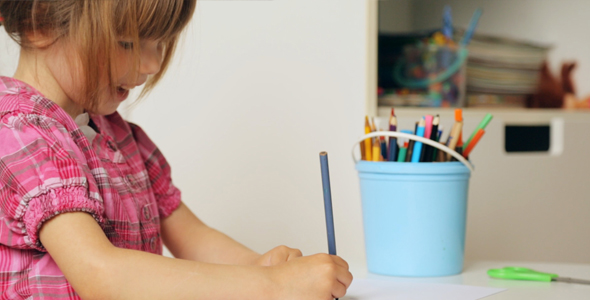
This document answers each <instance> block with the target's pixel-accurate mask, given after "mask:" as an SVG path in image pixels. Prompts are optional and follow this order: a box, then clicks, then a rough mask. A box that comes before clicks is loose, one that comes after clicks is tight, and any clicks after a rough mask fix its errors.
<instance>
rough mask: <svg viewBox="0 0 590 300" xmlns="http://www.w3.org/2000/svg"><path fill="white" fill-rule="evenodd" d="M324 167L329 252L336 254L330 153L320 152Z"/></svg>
mask: <svg viewBox="0 0 590 300" xmlns="http://www.w3.org/2000/svg"><path fill="white" fill-rule="evenodd" d="M320 164H321V167H322V186H323V189H324V210H325V212H326V230H327V231H328V253H330V254H332V255H336V236H335V234H334V216H333V214H332V192H331V190H330V172H329V169H328V153H327V152H320Z"/></svg>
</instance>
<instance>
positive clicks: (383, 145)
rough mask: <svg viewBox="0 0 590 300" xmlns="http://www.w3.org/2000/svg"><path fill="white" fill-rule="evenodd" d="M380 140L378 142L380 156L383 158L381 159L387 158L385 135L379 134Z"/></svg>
mask: <svg viewBox="0 0 590 300" xmlns="http://www.w3.org/2000/svg"><path fill="white" fill-rule="evenodd" d="M379 140H380V144H381V157H382V158H383V161H386V160H387V143H386V142H385V137H384V136H381V137H379Z"/></svg>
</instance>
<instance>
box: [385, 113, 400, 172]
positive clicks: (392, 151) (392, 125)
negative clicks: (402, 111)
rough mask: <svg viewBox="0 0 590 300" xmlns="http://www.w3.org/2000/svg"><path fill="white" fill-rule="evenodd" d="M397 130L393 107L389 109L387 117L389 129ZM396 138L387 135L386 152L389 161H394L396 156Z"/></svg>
mask: <svg viewBox="0 0 590 300" xmlns="http://www.w3.org/2000/svg"><path fill="white" fill-rule="evenodd" d="M396 130H397V117H396V116H395V112H394V110H393V108H392V109H391V116H390V117H389V131H396ZM397 148H398V146H397V138H395V137H389V149H388V153H387V158H388V160H389V161H395V160H396V158H397V151H398V150H397Z"/></svg>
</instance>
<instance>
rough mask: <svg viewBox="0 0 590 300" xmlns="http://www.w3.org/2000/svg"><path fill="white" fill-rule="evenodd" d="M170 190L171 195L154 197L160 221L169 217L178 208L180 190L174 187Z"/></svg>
mask: <svg viewBox="0 0 590 300" xmlns="http://www.w3.org/2000/svg"><path fill="white" fill-rule="evenodd" d="M171 190H172V191H171V193H169V194H167V195H156V201H157V202H158V213H159V214H160V219H163V218H165V217H167V216H169V215H170V214H172V212H173V211H175V210H176V209H177V208H178V206H180V201H181V199H180V198H181V197H180V190H179V189H177V188H176V187H174V186H171Z"/></svg>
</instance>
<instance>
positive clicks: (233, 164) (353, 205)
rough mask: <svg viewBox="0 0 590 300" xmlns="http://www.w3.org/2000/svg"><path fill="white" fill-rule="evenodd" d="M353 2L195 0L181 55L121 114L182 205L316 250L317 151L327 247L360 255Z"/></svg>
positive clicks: (359, 41)
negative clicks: (137, 129) (331, 236)
mask: <svg viewBox="0 0 590 300" xmlns="http://www.w3.org/2000/svg"><path fill="white" fill-rule="evenodd" d="M365 10H366V8H365V3H364V1H357V0H353V1H339V0H331V1H311V0H309V1H202V2H200V3H199V5H198V10H197V13H196V15H195V20H194V22H193V23H192V24H191V25H192V26H191V28H190V29H189V31H188V34H187V39H186V43H185V45H184V46H182V47H181V49H182V51H181V52H182V55H181V56H179V58H180V59H179V60H177V61H176V62H175V63H174V66H173V68H172V69H171V70H170V73H169V74H168V76H167V77H166V79H165V81H164V82H163V83H162V84H161V86H159V87H158V88H157V89H156V90H155V91H154V92H153V93H152V94H151V95H150V96H149V99H147V100H146V101H145V102H144V103H141V104H140V105H139V106H137V107H136V109H135V110H134V111H133V112H132V113H131V119H132V120H133V121H135V122H138V123H139V124H141V125H142V126H143V127H144V128H145V129H146V131H147V132H148V133H149V134H150V136H151V137H152V138H153V139H154V140H155V141H156V142H157V144H158V145H159V146H160V147H161V149H162V151H163V152H164V154H165V155H166V156H167V157H168V159H169V161H170V164H171V165H172V168H173V176H174V180H175V182H176V184H177V185H178V186H179V187H180V188H181V189H182V192H183V198H184V201H186V203H187V204H188V205H189V206H190V208H191V209H193V211H195V212H196V213H197V214H198V216H199V217H201V218H202V219H203V220H204V221H205V222H206V223H208V224H210V225H212V226H214V227H216V228H218V229H220V230H222V231H223V232H226V233H227V234H229V235H230V236H232V237H234V238H236V239H237V240H239V241H241V242H243V243H245V244H246V245H248V246H250V247H252V248H253V249H255V250H257V251H260V252H264V251H267V250H269V249H271V248H272V247H274V246H277V245H279V244H286V245H289V246H292V247H299V248H301V249H302V251H303V252H304V254H311V253H317V252H327V242H326V229H325V223H324V211H323V200H322V187H321V178H320V166H319V156H318V154H319V152H320V151H323V150H326V151H328V153H329V159H330V166H331V179H332V192H333V199H334V214H335V219H336V238H337V243H338V247H339V249H338V250H339V254H341V255H342V256H344V257H345V258H347V259H348V260H350V261H351V262H359V263H363V262H364V249H363V237H362V227H361V213H360V199H359V192H358V180H357V178H356V173H355V171H354V166H353V164H352V162H351V158H350V154H349V150H350V148H351V146H352V143H353V140H354V139H355V138H356V137H357V136H358V135H359V134H361V133H362V132H361V131H362V122H363V115H364V101H365V99H364V95H365V86H364V82H365V73H364V70H365V64H364V62H365Z"/></svg>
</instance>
